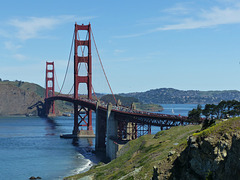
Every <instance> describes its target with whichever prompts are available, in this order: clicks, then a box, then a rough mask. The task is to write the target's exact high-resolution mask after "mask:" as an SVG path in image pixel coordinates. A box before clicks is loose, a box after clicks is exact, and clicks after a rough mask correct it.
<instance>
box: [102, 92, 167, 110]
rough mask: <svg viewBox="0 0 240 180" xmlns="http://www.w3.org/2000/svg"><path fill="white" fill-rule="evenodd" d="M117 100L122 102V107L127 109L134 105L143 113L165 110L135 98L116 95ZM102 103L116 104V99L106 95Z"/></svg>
mask: <svg viewBox="0 0 240 180" xmlns="http://www.w3.org/2000/svg"><path fill="white" fill-rule="evenodd" d="M115 98H116V100H117V101H118V100H120V102H121V105H122V106H126V107H131V106H132V104H134V106H135V108H136V109H138V110H143V111H152V112H153V111H154V112H157V111H158V112H160V111H162V110H163V107H162V106H161V105H158V104H144V103H142V102H140V101H139V100H138V99H137V98H135V97H124V96H120V95H115ZM100 100H101V101H104V102H105V103H109V102H111V103H112V104H116V102H115V100H114V98H113V96H112V95H109V94H108V95H105V96H102V97H101V98H100Z"/></svg>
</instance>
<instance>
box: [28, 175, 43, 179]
mask: <svg viewBox="0 0 240 180" xmlns="http://www.w3.org/2000/svg"><path fill="white" fill-rule="evenodd" d="M29 179H42V178H41V177H39V176H38V177H35V176H31V177H30V178H29Z"/></svg>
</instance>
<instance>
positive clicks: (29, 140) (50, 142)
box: [0, 116, 99, 180]
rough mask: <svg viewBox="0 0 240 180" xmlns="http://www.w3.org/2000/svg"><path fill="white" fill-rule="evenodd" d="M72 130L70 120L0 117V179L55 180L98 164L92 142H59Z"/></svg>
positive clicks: (81, 140)
mask: <svg viewBox="0 0 240 180" xmlns="http://www.w3.org/2000/svg"><path fill="white" fill-rule="evenodd" d="M94 119H95V116H94ZM94 123H95V121H94ZM72 127H73V117H58V118H54V119H44V118H38V117H8V118H3V117H2V118H0V180H15V179H16V180H27V179H29V177H31V176H35V177H37V176H39V177H41V178H42V179H43V180H58V179H63V177H66V176H69V175H73V174H77V173H80V172H83V171H86V170H88V169H89V168H90V167H91V166H92V164H93V163H97V162H98V161H99V159H98V158H97V157H96V156H95V155H94V154H93V153H92V150H93V149H94V143H95V142H94V139H87V138H81V139H78V140H76V141H73V140H72V139H61V138H60V134H64V133H71V132H72Z"/></svg>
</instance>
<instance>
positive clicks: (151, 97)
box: [120, 88, 240, 104]
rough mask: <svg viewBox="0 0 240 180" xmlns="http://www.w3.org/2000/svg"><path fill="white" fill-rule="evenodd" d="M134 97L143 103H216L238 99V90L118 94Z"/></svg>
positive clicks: (164, 89)
mask: <svg viewBox="0 0 240 180" xmlns="http://www.w3.org/2000/svg"><path fill="white" fill-rule="evenodd" d="M120 95H121V96H127V97H134V98H137V99H139V101H141V102H143V103H154V104H207V103H211V104H217V103H219V102H221V101H222V100H233V99H234V100H237V101H240V92H239V91H236V90H225V91H197V90H187V91H183V90H178V89H173V88H160V89H152V90H149V91H146V92H135V93H126V94H120Z"/></svg>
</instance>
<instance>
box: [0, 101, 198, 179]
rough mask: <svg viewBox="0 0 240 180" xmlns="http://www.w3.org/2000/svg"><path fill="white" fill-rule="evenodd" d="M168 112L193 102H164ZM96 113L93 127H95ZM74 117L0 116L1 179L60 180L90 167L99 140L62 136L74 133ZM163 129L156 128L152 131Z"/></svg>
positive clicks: (189, 106) (184, 111)
mask: <svg viewBox="0 0 240 180" xmlns="http://www.w3.org/2000/svg"><path fill="white" fill-rule="evenodd" d="M162 106H163V107H164V111H163V112H161V113H164V114H173V113H174V114H176V115H179V114H181V115H183V116H184V115H187V113H188V111H189V110H192V108H196V106H197V105H192V104H163V105H162ZM95 119H96V117H95V113H93V129H94V130H95ZM72 128H73V117H56V118H53V119H44V118H39V117H6V118H4V117H1V118H0V180H27V179H29V177H31V176H35V177H37V176H39V177H41V178H42V179H43V180H59V179H63V178H64V177H66V176H70V175H74V174H77V173H80V172H84V171H86V170H88V169H89V168H90V167H91V166H92V165H93V164H95V163H98V162H99V160H100V158H101V157H97V156H96V155H95V154H93V153H92V150H94V146H95V139H91V138H89V139H88V138H79V139H78V140H72V139H61V138H60V135H61V134H67V133H71V132H72ZM159 130H160V128H159V127H152V133H153V134H155V133H157V132H158V131H159Z"/></svg>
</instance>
